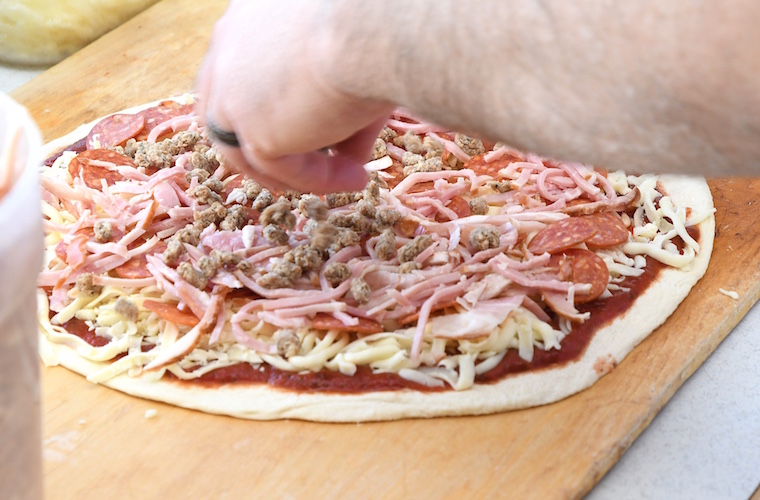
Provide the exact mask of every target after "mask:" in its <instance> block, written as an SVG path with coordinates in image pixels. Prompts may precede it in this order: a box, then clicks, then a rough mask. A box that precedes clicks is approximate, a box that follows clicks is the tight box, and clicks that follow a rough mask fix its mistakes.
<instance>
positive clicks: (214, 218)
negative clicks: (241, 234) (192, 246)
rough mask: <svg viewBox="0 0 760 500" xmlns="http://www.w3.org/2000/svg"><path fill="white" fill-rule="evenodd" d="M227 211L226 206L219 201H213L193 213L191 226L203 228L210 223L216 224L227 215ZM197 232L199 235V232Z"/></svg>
mask: <svg viewBox="0 0 760 500" xmlns="http://www.w3.org/2000/svg"><path fill="white" fill-rule="evenodd" d="M227 212H228V211H227V207H225V206H224V205H222V204H221V203H219V202H214V203H212V204H211V206H210V207H208V208H207V209H205V210H203V211H201V212H195V213H194V214H193V216H194V217H195V222H194V223H193V226H194V227H195V228H196V229H198V230H203V229H205V228H207V227H208V226H210V225H211V224H218V223H219V222H221V221H223V220H224V219H225V217H227ZM198 234H199V235H200V232H199V233H198Z"/></svg>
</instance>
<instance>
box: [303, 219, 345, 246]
mask: <svg viewBox="0 0 760 500" xmlns="http://www.w3.org/2000/svg"><path fill="white" fill-rule="evenodd" d="M315 224H316V228H315V229H314V232H313V233H312V235H311V245H312V246H313V247H315V248H318V249H320V250H324V249H326V248H329V247H331V246H332V244H333V241H335V237H336V236H337V235H338V228H336V227H335V226H333V225H332V224H330V223H329V222H317V223H315ZM307 225H308V223H307ZM304 229H306V228H304Z"/></svg>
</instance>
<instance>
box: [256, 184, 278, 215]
mask: <svg viewBox="0 0 760 500" xmlns="http://www.w3.org/2000/svg"><path fill="white" fill-rule="evenodd" d="M272 203H274V196H272V193H271V192H270V191H269V190H268V189H262V190H261V191H260V192H259V194H258V196H256V198H255V199H254V200H253V208H254V210H258V211H259V212H260V211H262V210H264V209H265V208H267V207H268V206H269V205H271V204H272Z"/></svg>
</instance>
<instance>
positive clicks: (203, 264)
mask: <svg viewBox="0 0 760 500" xmlns="http://www.w3.org/2000/svg"><path fill="white" fill-rule="evenodd" d="M219 264H220V263H219V261H218V260H216V259H214V258H213V257H209V256H208V255H204V256H203V257H201V258H200V259H198V269H200V271H201V272H202V273H203V274H205V275H206V277H207V278H209V279H210V278H213V277H214V275H215V274H216V271H217V269H219V267H220V266H219Z"/></svg>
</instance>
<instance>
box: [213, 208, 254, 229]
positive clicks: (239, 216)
mask: <svg viewBox="0 0 760 500" xmlns="http://www.w3.org/2000/svg"><path fill="white" fill-rule="evenodd" d="M246 222H248V214H247V212H246V211H245V207H243V206H241V205H233V206H231V207H230V208H229V209H228V210H227V215H226V216H225V218H224V220H223V221H222V222H221V224H220V225H219V227H220V228H221V229H222V230H223V231H234V230H235V229H240V228H241V227H243V226H245V223H246Z"/></svg>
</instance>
